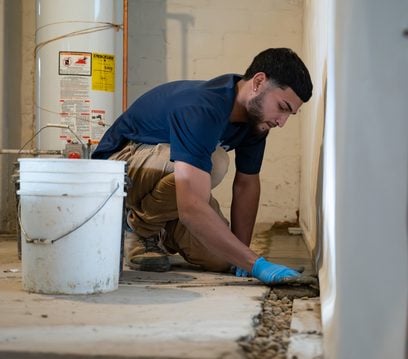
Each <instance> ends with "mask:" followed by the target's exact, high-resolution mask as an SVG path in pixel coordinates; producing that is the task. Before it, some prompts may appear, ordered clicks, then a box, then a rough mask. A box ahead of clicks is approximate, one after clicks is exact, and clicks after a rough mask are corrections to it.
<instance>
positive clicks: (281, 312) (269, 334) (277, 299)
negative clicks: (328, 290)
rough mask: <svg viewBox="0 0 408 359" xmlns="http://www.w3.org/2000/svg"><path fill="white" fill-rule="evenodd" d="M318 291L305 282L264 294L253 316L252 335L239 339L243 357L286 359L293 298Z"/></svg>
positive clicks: (305, 296)
mask: <svg viewBox="0 0 408 359" xmlns="http://www.w3.org/2000/svg"><path fill="white" fill-rule="evenodd" d="M318 295H319V290H318V289H317V288H312V287H308V286H300V287H291V286H279V287H275V288H272V289H271V290H270V291H269V294H268V295H267V296H266V298H265V301H264V303H263V306H262V312H261V313H260V315H259V316H258V317H256V318H254V322H255V335H254V336H253V337H245V338H242V339H241V340H240V341H239V342H238V343H239V345H240V346H241V348H242V349H243V351H244V353H245V356H246V358H248V359H286V353H287V349H288V345H289V338H290V323H291V318H292V303H293V299H296V298H300V299H308V298H311V297H317V296H318ZM291 359H292V358H291ZM293 359H295V358H293Z"/></svg>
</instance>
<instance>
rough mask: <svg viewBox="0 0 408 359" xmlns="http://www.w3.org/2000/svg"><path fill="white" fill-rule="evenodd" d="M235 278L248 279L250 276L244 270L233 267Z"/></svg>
mask: <svg viewBox="0 0 408 359" xmlns="http://www.w3.org/2000/svg"><path fill="white" fill-rule="evenodd" d="M235 276H236V277H250V276H251V275H250V274H249V273H248V272H247V271H246V270H245V269H242V268H239V267H235Z"/></svg>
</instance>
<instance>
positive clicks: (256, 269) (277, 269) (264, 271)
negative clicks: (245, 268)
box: [252, 257, 300, 284]
mask: <svg viewBox="0 0 408 359" xmlns="http://www.w3.org/2000/svg"><path fill="white" fill-rule="evenodd" d="M299 275H300V273H299V272H296V271H295V270H293V269H290V268H288V267H285V266H282V265H280V264H274V263H271V262H268V261H267V260H265V258H263V257H260V258H258V259H257V260H256V262H255V263H254V266H253V267H252V276H253V277H255V278H257V279H259V280H260V281H262V282H264V283H265V284H274V283H280V282H282V281H284V280H285V279H288V278H296V277H298V276H299Z"/></svg>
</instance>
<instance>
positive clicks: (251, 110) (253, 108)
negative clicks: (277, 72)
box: [247, 90, 267, 135]
mask: <svg viewBox="0 0 408 359" xmlns="http://www.w3.org/2000/svg"><path fill="white" fill-rule="evenodd" d="M265 94H266V91H265V90H264V91H262V92H261V93H260V94H259V95H258V96H256V97H254V98H252V99H250V100H249V102H248V110H247V116H248V124H249V126H250V127H251V129H252V131H253V132H255V133H256V134H258V135H261V134H266V133H267V132H266V133H265V132H264V131H262V130H261V129H260V128H259V127H258V125H259V124H260V123H262V122H263V121H264V115H263V102H264V98H265Z"/></svg>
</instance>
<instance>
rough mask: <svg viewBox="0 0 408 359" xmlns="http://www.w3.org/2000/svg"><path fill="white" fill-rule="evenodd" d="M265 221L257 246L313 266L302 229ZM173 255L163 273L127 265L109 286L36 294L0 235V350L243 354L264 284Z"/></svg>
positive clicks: (0, 353)
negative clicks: (280, 231) (274, 227)
mask: <svg viewBox="0 0 408 359" xmlns="http://www.w3.org/2000/svg"><path fill="white" fill-rule="evenodd" d="M267 228H269V227H268V226H267V227H265V226H258V227H257V235H256V236H255V242H254V244H255V249H256V251H257V252H258V253H261V254H263V255H265V256H266V257H268V258H270V259H272V260H275V261H276V262H278V263H284V264H287V265H291V266H294V267H299V266H304V267H305V270H306V272H307V273H311V272H313V268H312V265H311V261H310V258H309V255H308V253H307V251H306V248H305V245H304V243H303V240H302V238H301V236H289V235H276V233H275V235H272V233H271V232H270V231H265V229H267ZM172 260H173V263H174V265H173V268H172V271H170V272H167V273H151V272H140V271H131V270H127V269H126V268H125V270H124V272H123V275H122V279H121V283H120V285H119V289H118V290H117V291H114V292H111V293H105V294H93V295H58V296H56V295H41V294H33V293H27V292H25V291H23V290H22V289H21V280H22V279H21V272H20V269H21V265H20V262H19V260H18V258H17V244H16V242H15V241H10V240H9V241H5V240H3V241H0V292H1V295H0V358H11V359H12V358H69V357H72V358H87V357H105V358H106V357H109V358H123V357H132V358H224V359H226V358H244V357H245V356H244V353H243V351H242V350H241V348H240V346H239V345H238V344H237V340H238V339H239V338H241V337H243V336H248V335H252V334H253V333H254V328H253V318H255V317H256V316H257V315H258V314H259V313H260V311H261V308H262V302H263V298H264V296H265V295H266V294H267V293H268V291H269V288H268V287H266V286H264V285H262V284H261V283H260V282H258V281H257V280H256V279H252V278H249V279H248V278H236V277H234V276H232V275H221V274H217V273H211V272H203V271H200V270H198V269H197V268H196V267H194V266H191V265H189V264H187V263H185V262H184V261H183V260H182V259H181V258H180V257H178V256H175V257H174V258H173V259H172ZM299 358H300V357H299Z"/></svg>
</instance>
